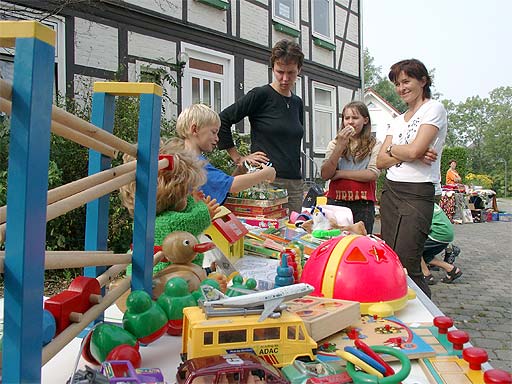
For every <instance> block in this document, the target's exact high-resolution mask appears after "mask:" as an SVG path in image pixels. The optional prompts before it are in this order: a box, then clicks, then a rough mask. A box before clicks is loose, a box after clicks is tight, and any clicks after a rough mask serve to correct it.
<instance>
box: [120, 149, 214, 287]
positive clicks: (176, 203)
mask: <svg viewBox="0 0 512 384" xmlns="http://www.w3.org/2000/svg"><path fill="white" fill-rule="evenodd" d="M159 153H160V154H171V155H173V160H174V166H173V167H172V170H168V169H163V170H160V171H159V172H158V181H157V193H156V219H155V240H154V245H155V246H161V245H162V243H163V241H164V239H165V237H166V236H167V235H169V234H170V233H171V232H175V231H186V232H189V233H191V234H192V235H194V236H195V237H197V236H198V235H199V234H201V233H202V232H203V231H204V230H205V229H206V228H208V226H209V225H210V224H211V218H212V217H213V216H214V215H215V213H216V212H217V210H218V209H219V205H218V204H217V202H216V201H215V200H212V199H210V197H205V196H204V195H202V194H201V193H200V192H198V188H199V187H200V186H201V185H203V184H204V183H205V182H206V175H205V171H204V163H203V162H201V161H200V160H198V159H197V158H196V157H195V156H194V155H193V154H191V153H189V152H188V151H186V150H185V149H183V148H179V147H178V146H177V145H176V142H175V141H174V140H169V141H167V142H166V143H164V144H163V145H161V146H160V151H159ZM123 160H124V162H129V161H132V160H133V157H131V156H129V155H126V154H125V155H124V156H123ZM120 192H121V200H122V203H123V205H124V206H125V207H126V208H127V209H128V211H129V213H130V214H131V215H132V216H133V211H134V203H135V182H132V183H130V184H127V185H125V186H123V187H121V189H120ZM189 261H190V260H189ZM192 262H193V263H194V264H197V265H198V266H200V267H202V263H203V255H202V254H198V255H197V256H196V257H195V259H194V260H192ZM170 264H171V262H168V261H162V262H159V263H158V264H157V265H155V267H154V268H153V274H157V273H158V274H161V273H162V272H164V270H165V268H167V267H168V266H169V265H170ZM130 273H131V265H130V266H129V268H127V274H130ZM155 293H156V292H155Z"/></svg>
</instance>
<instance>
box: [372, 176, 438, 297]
mask: <svg viewBox="0 0 512 384" xmlns="http://www.w3.org/2000/svg"><path fill="white" fill-rule="evenodd" d="M433 210H434V185H433V184H432V183H404V182H396V181H391V180H387V179H386V181H385V182H384V187H383V189H382V195H381V200H380V215H381V234H382V239H383V240H384V241H385V242H386V243H387V244H388V245H389V246H390V247H391V248H393V250H394V251H395V252H396V253H397V255H398V257H399V258H400V261H401V262H402V265H403V266H404V267H405V268H406V269H407V273H408V275H409V276H410V277H411V279H412V280H413V281H414V282H415V283H416V285H417V286H418V287H419V288H420V289H421V290H422V291H423V292H425V294H426V295H427V296H428V297H429V298H430V297H431V292H430V288H429V286H428V284H427V283H426V282H425V279H424V278H423V273H422V272H421V258H422V255H423V248H424V246H425V241H426V240H427V237H428V233H429V232H430V226H431V224H432V215H433Z"/></svg>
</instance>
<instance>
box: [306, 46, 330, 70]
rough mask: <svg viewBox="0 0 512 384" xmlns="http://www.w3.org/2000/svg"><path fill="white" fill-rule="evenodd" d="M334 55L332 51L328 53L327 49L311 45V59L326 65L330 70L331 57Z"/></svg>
mask: <svg viewBox="0 0 512 384" xmlns="http://www.w3.org/2000/svg"><path fill="white" fill-rule="evenodd" d="M333 55H334V52H333V51H329V50H328V49H325V48H322V47H318V46H316V45H315V44H314V43H313V52H311V59H312V60H313V61H314V62H316V63H319V64H323V65H326V66H328V67H331V68H332V57H333Z"/></svg>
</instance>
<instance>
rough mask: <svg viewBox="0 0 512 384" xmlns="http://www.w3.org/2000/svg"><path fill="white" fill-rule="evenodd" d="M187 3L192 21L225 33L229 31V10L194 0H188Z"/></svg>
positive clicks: (189, 18)
mask: <svg viewBox="0 0 512 384" xmlns="http://www.w3.org/2000/svg"><path fill="white" fill-rule="evenodd" d="M186 4H187V12H188V21H189V22H190V23H194V24H198V25H201V26H203V27H206V28H209V29H214V30H216V31H219V32H223V33H226V32H227V27H226V18H227V16H226V15H227V12H229V11H223V10H221V9H217V8H214V7H211V6H209V5H206V4H202V3H199V2H197V1H193V0H188V1H187V2H186Z"/></svg>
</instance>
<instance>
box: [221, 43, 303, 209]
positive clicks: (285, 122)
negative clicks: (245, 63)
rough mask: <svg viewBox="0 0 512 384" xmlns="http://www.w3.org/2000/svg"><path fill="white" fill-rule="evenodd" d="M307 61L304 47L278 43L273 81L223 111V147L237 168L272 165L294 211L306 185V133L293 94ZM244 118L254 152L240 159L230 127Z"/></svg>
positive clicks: (277, 183) (273, 59) (272, 59)
mask: <svg viewBox="0 0 512 384" xmlns="http://www.w3.org/2000/svg"><path fill="white" fill-rule="evenodd" d="M303 62H304V54H303V53H302V50H301V48H300V46H299V45H298V44H297V43H295V42H292V41H288V40H281V41H278V42H277V43H276V44H275V45H274V47H273V49H272V54H271V56H270V65H271V68H272V73H273V75H274V80H273V81H272V83H270V84H266V85H263V86H261V87H256V88H254V89H252V90H250V91H249V92H248V93H247V94H246V95H245V96H243V97H241V98H240V99H239V100H237V101H236V102H235V103H234V104H233V105H231V106H229V107H227V108H226V109H224V110H223V111H222V112H221V113H220V119H221V127H220V131H219V143H218V147H219V149H226V150H227V152H228V154H229V156H230V157H231V159H232V160H233V161H234V162H235V164H237V165H240V164H243V163H244V162H245V161H248V162H249V163H250V164H253V165H255V164H262V163H263V164H266V163H268V162H271V163H272V164H273V166H274V168H275V170H276V179H275V180H274V182H273V183H272V184H273V186H275V187H277V188H285V189H287V190H288V203H287V204H284V206H285V207H286V208H288V209H289V210H290V212H291V211H296V212H301V206H302V201H303V198H304V197H303V191H304V185H303V180H302V171H301V157H300V153H301V143H302V137H303V135H304V105H303V103H302V99H301V98H300V97H299V96H297V95H295V94H294V93H293V92H292V90H293V88H294V85H295V81H296V80H297V76H298V75H299V73H300V70H301V68H302V64H303ZM244 117H248V118H249V122H250V124H251V152H252V153H251V154H250V155H248V156H241V155H240V153H239V152H238V150H237V148H236V147H235V144H234V142H233V136H232V133H231V126H232V125H233V124H236V123H238V122H239V121H241V120H242V119H243V118H244Z"/></svg>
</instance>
